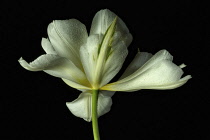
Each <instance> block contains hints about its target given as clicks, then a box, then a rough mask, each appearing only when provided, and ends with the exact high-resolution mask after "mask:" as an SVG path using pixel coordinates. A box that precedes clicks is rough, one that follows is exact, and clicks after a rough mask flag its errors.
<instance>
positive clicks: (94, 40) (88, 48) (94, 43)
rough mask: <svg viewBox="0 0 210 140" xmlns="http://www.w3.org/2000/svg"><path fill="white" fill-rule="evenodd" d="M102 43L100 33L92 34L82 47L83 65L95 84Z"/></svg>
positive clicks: (89, 78)
mask: <svg viewBox="0 0 210 140" xmlns="http://www.w3.org/2000/svg"><path fill="white" fill-rule="evenodd" d="M100 43H101V40H100V38H99V35H90V36H89V37H88V39H87V43H86V44H84V45H83V46H82V47H81V48H80V58H81V61H82V65H83V67H84V70H85V73H86V75H87V78H88V80H89V81H90V83H91V84H93V77H94V74H95V68H96V63H97V59H98V49H99V45H100Z"/></svg>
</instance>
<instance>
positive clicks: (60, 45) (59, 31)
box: [48, 19, 88, 68]
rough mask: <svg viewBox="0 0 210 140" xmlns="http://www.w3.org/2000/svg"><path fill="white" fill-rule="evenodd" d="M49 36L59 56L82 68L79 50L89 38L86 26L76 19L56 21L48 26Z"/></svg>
mask: <svg viewBox="0 0 210 140" xmlns="http://www.w3.org/2000/svg"><path fill="white" fill-rule="evenodd" d="M48 36H49V39H50V42H51V44H52V45H53V48H54V49H55V51H56V52H57V54H58V55H59V56H62V57H66V58H69V59H70V60H71V61H72V62H73V63H74V64H75V65H77V66H78V67H80V68H81V62H80V59H79V49H80V46H81V45H83V44H84V43H85V42H86V39H87V37H88V34H87V31H86V27H85V25H84V24H82V23H81V22H80V21H78V20H76V19H69V20H55V21H53V22H52V23H50V24H49V26H48Z"/></svg>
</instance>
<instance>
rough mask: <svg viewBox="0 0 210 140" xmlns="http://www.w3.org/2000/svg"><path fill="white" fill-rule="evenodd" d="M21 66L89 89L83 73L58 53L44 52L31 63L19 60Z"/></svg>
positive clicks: (73, 85) (75, 86) (74, 85)
mask: <svg viewBox="0 0 210 140" xmlns="http://www.w3.org/2000/svg"><path fill="white" fill-rule="evenodd" d="M19 62H20V64H21V66H23V67H24V68H25V69H27V70H30V71H41V70H43V71H45V72H46V73H48V74H50V75H52V76H55V77H59V78H64V79H68V80H69V81H71V86H72V87H74V88H82V89H84V88H85V89H89V88H88V87H86V86H88V85H89V82H88V81H87V79H86V77H85V74H84V73H83V72H82V71H81V70H80V69H78V68H77V67H76V66H75V65H74V64H73V63H72V62H71V61H70V60H69V59H66V58H63V57H60V56H58V55H53V54H46V55H41V56H40V57H38V58H37V59H36V60H34V61H33V62H31V63H27V62H26V61H25V60H24V59H22V58H20V60H19Z"/></svg>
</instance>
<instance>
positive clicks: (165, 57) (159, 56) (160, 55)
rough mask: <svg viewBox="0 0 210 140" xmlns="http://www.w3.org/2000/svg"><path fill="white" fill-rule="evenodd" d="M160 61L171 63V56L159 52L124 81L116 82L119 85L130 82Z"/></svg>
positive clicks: (163, 51) (165, 51)
mask: <svg viewBox="0 0 210 140" xmlns="http://www.w3.org/2000/svg"><path fill="white" fill-rule="evenodd" d="M162 60H169V61H172V60H173V56H172V55H171V54H170V53H169V52H168V51H167V50H160V51H158V52H157V53H156V54H155V55H153V56H152V57H151V58H150V59H149V60H148V61H147V62H146V63H145V64H144V65H143V66H142V67H140V68H139V69H138V70H136V71H135V72H134V73H132V74H131V75H129V76H127V77H125V78H124V79H122V80H119V81H118V82H119V83H120V82H125V81H129V80H131V79H133V78H135V77H137V76H138V75H140V74H141V73H143V72H144V71H146V70H147V69H148V68H150V67H151V66H153V65H155V64H157V63H158V62H160V61H162Z"/></svg>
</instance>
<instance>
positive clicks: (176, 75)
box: [101, 60, 191, 91]
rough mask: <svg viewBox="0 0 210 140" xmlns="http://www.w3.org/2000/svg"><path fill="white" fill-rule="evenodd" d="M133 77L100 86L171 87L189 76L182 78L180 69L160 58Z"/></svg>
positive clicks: (112, 87)
mask: <svg viewBox="0 0 210 140" xmlns="http://www.w3.org/2000/svg"><path fill="white" fill-rule="evenodd" d="M139 73H140V74H139V75H138V76H136V77H134V78H133V79H130V80H129V81H125V82H119V83H118V82H115V83H111V84H108V85H106V86H104V87H103V88H101V89H102V90H113V91H131V90H133V91H135V90H139V89H173V88H177V87H179V86H181V85H183V84H184V83H186V82H187V80H189V79H190V78H191V76H186V77H184V78H182V79H180V78H181V76H182V74H183V71H182V69H181V68H180V67H179V66H177V65H175V64H174V63H172V62H171V61H169V60H162V61H160V62H158V63H156V64H155V65H153V66H152V67H150V68H148V69H147V70H146V71H144V72H139Z"/></svg>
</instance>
